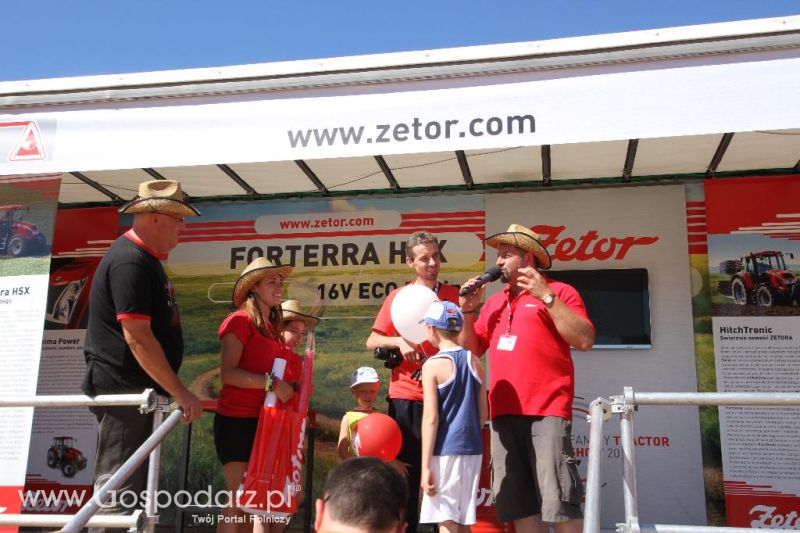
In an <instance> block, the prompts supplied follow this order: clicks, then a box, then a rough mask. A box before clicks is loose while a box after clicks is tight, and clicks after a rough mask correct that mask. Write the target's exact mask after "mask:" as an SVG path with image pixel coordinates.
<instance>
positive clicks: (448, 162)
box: [59, 129, 800, 204]
mask: <svg viewBox="0 0 800 533" xmlns="http://www.w3.org/2000/svg"><path fill="white" fill-rule="evenodd" d="M630 144H631V143H629V142H628V141H607V142H595V143H580V144H564V145H554V146H551V147H549V161H550V164H549V167H550V180H551V183H552V184H553V185H558V184H559V182H563V181H565V180H597V179H609V178H610V179H612V180H613V179H619V180H620V182H622V176H623V170H624V168H625V163H626V159H627V157H628V152H629V148H630ZM724 144H725V142H724V136H723V135H722V134H719V135H698V136H685V137H668V138H659V139H642V140H641V141H639V142H638V145H636V150H635V154H634V157H633V160H632V162H633V164H632V166H631V172H630V174H631V180H630V181H631V182H632V183H636V182H637V177H644V176H647V177H651V176H659V175H665V176H676V175H681V174H695V175H696V174H703V173H708V172H709V169H710V167H711V165H712V161H713V160H714V156H715V154H716V153H717V152H718V151H719V150H720V147H721V145H723V146H724ZM459 155H461V156H462V158H463V161H464V162H466V165H462V162H460V161H459ZM381 160H382V161H383V162H384V163H385V169H382V168H381ZM546 166H547V165H546V155H545V150H543V149H542V147H541V146H524V147H509V148H505V149H491V150H469V151H466V152H464V153H461V154H459V153H457V152H435V153H423V154H408V155H387V156H385V157H382V158H381V157H380V156H378V157H352V158H336V159H315V160H307V161H299V162H298V161H274V162H263V163H247V164H231V165H226V164H224V163H220V164H219V165H204V166H188V167H165V168H153V169H136V170H108V171H102V172H86V173H82V174H81V173H75V174H71V175H65V177H64V179H63V182H62V187H61V194H60V196H59V201H60V202H61V203H68V204H74V203H87V202H104V201H109V200H110V199H111V198H110V197H109V195H108V194H104V193H103V192H101V191H99V190H97V189H96V188H94V187H92V186H91V184H88V183H87V182H86V181H87V180H89V181H91V182H94V183H95V184H97V185H99V186H100V188H104V189H106V190H107V191H108V193H110V194H115V195H117V196H119V197H120V198H122V199H124V200H128V199H130V198H132V197H133V196H134V195H135V194H136V189H137V186H138V184H139V183H140V182H142V181H145V180H148V179H152V178H153V177H163V178H167V179H176V180H179V181H181V182H182V184H183V186H184V189H185V190H186V192H187V193H188V194H189V195H190V196H192V197H193V198H194V199H195V200H199V199H201V198H206V197H208V198H213V197H220V196H226V197H241V198H247V197H270V196H271V195H276V194H281V195H286V194H289V195H292V194H297V195H306V194H308V193H321V194H323V195H325V194H327V193H338V192H349V193H353V194H359V193H367V192H372V191H376V190H381V191H386V190H391V189H394V190H395V191H396V192H398V193H402V192H403V191H404V190H408V189H412V188H420V187H433V188H435V187H444V186H460V187H463V188H464V189H467V188H469V187H468V185H467V183H468V179H465V176H468V177H469V178H471V179H472V181H473V182H474V183H475V184H477V185H480V186H482V187H487V186H488V187H491V185H492V184H496V185H497V186H498V188H499V187H504V186H508V185H509V184H512V183H520V184H521V185H522V186H531V184H532V183H537V182H541V181H542V180H543V179H544V173H543V172H544V169H545V168H546ZM770 169H788V171H790V172H800V129H792V130H781V131H770V132H745V133H736V134H734V135H733V137H732V138H731V139H730V140H729V144H728V146H727V149H726V150H724V151H723V154H722V158H721V160H719V163H718V164H717V167H716V172H751V171H754V170H770ZM385 170H388V174H387V172H385ZM711 170H712V172H713V171H714V169H713V168H711ZM80 178H83V180H81V179H80ZM392 179H393V180H396V184H397V186H396V187H394V184H393V182H392V181H391V180H392ZM315 181H316V182H317V183H316V184H315ZM571 183H574V182H571ZM322 188H324V189H322Z"/></svg>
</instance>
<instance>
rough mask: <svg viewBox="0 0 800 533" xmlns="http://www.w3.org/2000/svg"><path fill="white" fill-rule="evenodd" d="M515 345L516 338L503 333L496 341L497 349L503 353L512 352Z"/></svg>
mask: <svg viewBox="0 0 800 533" xmlns="http://www.w3.org/2000/svg"><path fill="white" fill-rule="evenodd" d="M516 343H517V336H516V335H510V334H508V333H504V334H502V335H500V338H499V339H498V340H497V349H498V350H500V351H503V352H513V351H514V345H515V344H516Z"/></svg>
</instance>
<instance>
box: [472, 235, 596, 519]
mask: <svg viewBox="0 0 800 533" xmlns="http://www.w3.org/2000/svg"><path fill="white" fill-rule="evenodd" d="M485 242H486V244H487V245H489V246H491V247H492V248H496V249H497V261H496V265H497V266H498V267H499V268H500V269H501V271H502V280H503V282H505V283H506V284H507V285H506V287H505V289H504V290H503V291H502V292H500V293H497V294H494V295H492V296H490V297H489V298H488V299H487V300H486V303H485V304H484V305H483V308H482V309H481V312H480V317H479V318H478V319H475V318H474V317H475V314H474V313H475V309H476V307H477V306H478V304H479V303H480V299H481V294H482V292H483V291H482V289H478V290H476V291H474V292H472V293H468V294H467V296H465V297H462V298H461V301H460V304H461V307H462V309H463V312H464V317H465V324H464V328H463V329H462V332H463V333H462V338H461V341H462V342H461V344H462V346H464V347H465V348H467V349H468V350H470V351H472V353H474V354H482V353H483V352H485V351H486V349H487V348H488V349H489V375H490V384H489V388H490V390H489V411H490V418H491V420H492V441H491V447H492V468H493V476H492V477H493V483H492V491H493V493H494V498H495V508H496V510H497V517H498V519H499V520H502V521H504V522H505V521H511V520H513V521H514V527H515V529H516V531H518V532H537V533H539V532H541V533H546V532H547V530H548V524H554V525H555V529H556V531H557V533H579V532H580V531H581V530H582V528H583V514H582V513H581V508H580V503H581V494H582V491H583V486H582V483H581V479H580V477H579V476H578V471H577V467H576V463H575V456H574V453H573V451H572V446H571V440H570V436H571V431H572V400H573V397H574V395H575V372H574V368H573V365H572V356H571V354H570V346H573V347H575V348H577V349H579V350H588V349H589V348H591V347H592V344H593V343H594V326H593V325H592V323H591V322H590V321H589V318H588V317H587V315H586V309H585V308H584V305H583V301H582V300H581V297H580V295H578V293H577V291H576V290H575V289H574V288H572V287H570V286H569V285H567V284H565V283H560V282H558V281H555V280H552V279H550V278H548V277H546V276H545V275H543V274H542V273H541V272H539V270H545V269H548V268H550V263H551V261H550V255H549V254H548V253H547V250H545V248H544V246H542V244H541V242H540V241H539V236H538V235H537V234H536V233H534V232H533V231H531V230H530V229H528V228H527V227H525V226H522V225H519V224H511V226H509V228H508V231H505V232H503V233H498V234H496V235H492V236H491V237H489V238H487V239H486V241H485ZM476 280H477V278H473V279H471V280H469V281H468V282H467V283H466V284H465V287H469V286H471V285H472V284H474V283H475V281H476Z"/></svg>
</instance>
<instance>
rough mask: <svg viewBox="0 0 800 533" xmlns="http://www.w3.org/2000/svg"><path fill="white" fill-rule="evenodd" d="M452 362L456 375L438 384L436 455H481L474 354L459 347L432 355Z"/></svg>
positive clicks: (434, 451)
mask: <svg viewBox="0 0 800 533" xmlns="http://www.w3.org/2000/svg"><path fill="white" fill-rule="evenodd" d="M440 357H441V358H447V359H450V360H451V361H452V362H453V367H454V368H453V375H452V376H450V379H448V380H447V381H446V382H444V383H442V384H441V385H439V390H438V392H439V428H438V430H437V431H436V443H435V444H434V447H433V455H481V454H482V453H483V439H482V436H481V423H480V412H479V411H478V395H479V394H480V390H481V388H480V386H481V381H480V378H479V377H478V375H477V374H476V373H475V371H474V370H473V369H472V365H471V364H470V362H471V360H472V355H471V354H470V353H469V352H468V351H467V350H465V349H463V348H461V347H458V348H452V349H450V350H443V351H441V352H439V353H438V354H436V355H435V356H433V357H431V358H430V359H436V358H440Z"/></svg>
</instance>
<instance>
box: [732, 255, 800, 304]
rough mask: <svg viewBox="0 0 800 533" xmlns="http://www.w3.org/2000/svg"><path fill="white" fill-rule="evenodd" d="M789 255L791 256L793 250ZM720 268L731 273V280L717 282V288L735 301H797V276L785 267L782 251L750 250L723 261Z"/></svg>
mask: <svg viewBox="0 0 800 533" xmlns="http://www.w3.org/2000/svg"><path fill="white" fill-rule="evenodd" d="M788 255H789V258H790V259H794V254H791V253H790V254H788ZM719 271H720V273H722V274H729V275H730V276H731V278H730V281H721V282H720V283H719V292H720V293H722V294H724V295H726V296H730V297H732V298H733V301H734V302H736V303H737V304H738V305H748V304H758V305H760V306H763V307H772V306H773V305H791V303H792V302H797V303H798V305H800V287H799V286H798V284H797V277H796V276H795V275H794V273H793V272H791V271H790V270H788V269H787V268H786V261H785V260H784V257H783V252H777V251H765V252H752V253H750V254H749V255H746V256H744V257H742V258H740V259H733V260H728V261H723V262H722V263H720V265H719Z"/></svg>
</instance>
